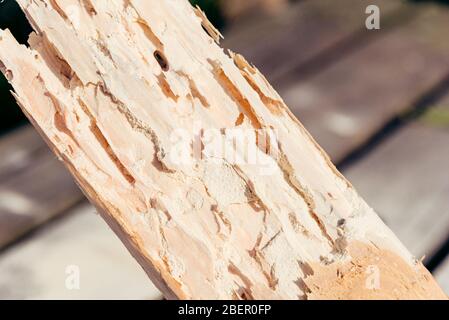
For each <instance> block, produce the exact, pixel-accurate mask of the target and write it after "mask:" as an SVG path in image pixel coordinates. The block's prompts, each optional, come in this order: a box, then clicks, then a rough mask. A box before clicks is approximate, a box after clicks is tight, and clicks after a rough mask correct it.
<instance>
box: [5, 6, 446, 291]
mask: <svg viewBox="0 0 449 320" xmlns="http://www.w3.org/2000/svg"><path fill="white" fill-rule="evenodd" d="M18 2H19V4H20V5H21V7H22V8H23V10H24V11H25V12H26V14H27V17H28V18H29V19H30V20H31V21H32V25H33V26H36V27H35V29H36V34H33V35H32V36H31V37H30V48H27V47H25V46H21V45H19V44H18V43H17V41H16V40H15V39H14V37H13V36H12V35H11V33H10V32H9V31H1V33H0V66H1V70H2V72H3V73H4V74H5V75H6V76H7V78H8V79H9V81H10V82H11V84H12V86H13V88H14V90H15V96H16V99H17V101H18V103H19V105H20V106H21V108H22V109H23V110H24V112H25V114H26V115H27V116H28V117H29V118H30V120H31V122H32V123H33V125H34V126H35V127H36V128H37V129H38V130H39V132H40V133H41V134H42V136H43V137H44V138H45V140H46V141H47V143H48V144H49V146H50V147H51V148H52V150H53V151H54V152H55V153H56V154H57V155H58V157H59V158H60V159H61V160H62V161H63V162H64V163H65V165H66V166H67V168H68V169H69V170H70V172H71V173H72V175H73V176H74V178H75V179H76V181H77V182H78V184H79V185H80V187H81V189H82V190H83V191H84V192H85V194H86V195H87V196H88V198H89V199H90V201H91V202H92V203H93V204H94V205H96V207H97V208H98V209H99V211H100V212H101V213H102V216H103V218H104V219H105V220H106V221H107V222H108V224H109V225H110V226H111V227H112V228H113V230H114V231H115V232H116V233H117V235H118V236H119V237H120V238H121V239H122V241H123V242H124V243H125V245H126V246H127V247H128V249H129V250H130V252H131V253H132V255H133V256H134V257H135V258H136V259H137V260H138V261H139V263H140V264H141V266H142V267H143V268H144V269H145V271H146V272H147V273H148V275H149V277H150V278H151V279H152V280H153V282H154V283H155V284H156V285H157V286H158V288H159V289H160V290H161V291H162V292H163V293H164V295H165V296H166V297H168V298H181V299H206V298H207V299H322V298H332V299H334V298H335V299H340V298H354V299H363V298H379V299H384V298H392V299H418V298H422V299H426V298H432V299H438V298H441V299H445V298H446V296H445V295H444V293H443V292H442V291H441V289H440V288H439V287H438V285H437V284H436V283H435V281H434V280H433V278H432V276H431V275H430V274H429V273H428V271H427V270H425V269H424V267H423V266H422V264H421V263H420V262H417V261H416V260H415V259H414V258H413V257H412V256H411V254H410V253H409V252H408V251H407V250H406V249H405V248H404V246H403V245H402V244H401V242H400V241H399V240H398V239H397V238H396V237H395V236H394V234H393V233H392V232H391V231H390V230H389V229H388V228H387V227H386V226H385V225H384V223H383V222H382V221H381V220H380V219H379V218H378V216H377V215H376V214H375V213H374V211H373V210H372V209H371V208H370V207H369V206H368V205H367V204H366V203H365V202H364V201H363V199H361V198H360V196H359V195H358V194H357V193H356V191H355V190H354V188H353V187H352V186H351V185H350V183H349V182H348V181H347V180H346V179H345V178H344V177H343V176H342V175H341V173H339V172H338V170H337V169H336V168H335V166H334V165H333V164H332V163H331V162H330V160H329V157H328V156H327V155H326V154H325V152H324V151H323V150H322V149H321V148H320V147H319V146H318V144H317V143H316V142H315V141H314V140H313V138H312V137H311V136H310V134H309V133H308V132H307V131H306V130H305V129H304V127H303V126H302V124H301V123H300V122H299V121H298V120H297V119H296V117H295V116H294V115H293V114H292V113H291V112H290V110H289V109H288V107H287V106H286V105H285V103H284V102H283V100H282V99H281V97H280V96H279V95H278V94H277V92H276V91H275V90H274V89H273V88H272V87H271V85H270V84H269V82H268V81H267V80H266V79H265V77H264V76H263V75H262V74H261V73H260V72H259V71H258V70H257V69H256V68H255V67H254V66H252V65H250V64H249V63H248V62H247V61H246V60H245V59H244V58H243V57H242V56H240V55H237V54H232V53H231V54H230V55H229V56H228V55H226V54H225V53H224V52H223V49H222V48H220V47H219V46H218V45H217V43H216V42H218V40H219V38H220V34H219V32H218V31H217V30H216V29H215V28H214V27H213V26H212V25H211V24H210V22H208V20H207V19H206V18H205V16H204V14H203V13H202V12H201V11H200V10H199V9H194V8H192V6H191V5H190V4H189V3H188V2H187V1H186V0H171V1H160V0H151V1H148V0H145V1H144V0H127V1H125V0H123V1H100V0H89V1H78V0H53V1H39V2H36V1H27V0H19V1H18Z"/></svg>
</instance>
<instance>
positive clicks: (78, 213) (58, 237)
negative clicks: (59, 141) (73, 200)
mask: <svg viewBox="0 0 449 320" xmlns="http://www.w3.org/2000/svg"><path fill="white" fill-rule="evenodd" d="M94 211H95V209H94V208H93V207H92V206H91V205H89V204H87V203H85V204H83V205H80V206H78V207H76V208H74V209H73V210H71V211H70V212H69V213H68V215H67V216H66V217H63V218H62V219H60V220H57V221H55V223H50V224H47V225H46V226H45V227H43V228H42V229H40V230H39V231H38V232H37V233H36V234H34V235H33V236H32V237H31V238H29V239H27V240H26V241H24V242H22V243H20V244H18V245H16V246H14V247H13V248H10V249H9V250H8V251H7V252H5V253H3V255H1V256H0V299H159V298H160V297H161V295H160V294H159V292H158V291H157V290H156V289H155V287H154V286H153V285H152V284H151V282H149V281H148V279H147V277H146V275H145V273H144V271H143V270H142V269H141V268H140V267H139V265H138V264H137V262H136V261H134V259H133V258H132V257H131V256H130V255H129V253H128V252H127V250H126V249H125V248H124V247H123V245H122V244H121V242H120V241H119V240H118V238H117V237H116V236H115V235H114V234H113V232H112V231H111V230H110V229H109V228H108V227H107V225H106V223H105V222H104V221H102V219H101V218H100V217H99V216H98V215H96V214H94ZM69 266H77V267H78V268H79V275H80V278H79V279H80V282H79V284H80V290H76V289H72V290H69V289H67V287H66V279H67V278H68V277H69V276H71V275H74V273H73V272H74V271H73V270H74V269H70V267H69ZM68 267H69V268H68ZM66 272H68V273H66ZM72 279H73V278H72ZM69 280H70V279H69ZM70 283H72V284H73V283H74V282H70V281H69V285H70ZM69 288H70V286H69ZM72 288H73V287H72Z"/></svg>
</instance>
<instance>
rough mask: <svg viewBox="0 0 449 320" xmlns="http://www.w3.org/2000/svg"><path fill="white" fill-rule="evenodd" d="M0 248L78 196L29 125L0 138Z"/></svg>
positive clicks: (72, 184)
mask: <svg viewBox="0 0 449 320" xmlns="http://www.w3.org/2000/svg"><path fill="white" fill-rule="evenodd" d="M0 150H1V152H2V156H1V158H0V248H1V247H3V246H5V245H6V244H8V243H10V242H11V241H13V240H14V239H16V238H17V237H19V236H21V235H23V234H24V233H26V232H27V231H29V230H31V229H32V228H34V227H35V226H38V225H40V224H41V223H43V222H45V221H47V220H48V219H50V218H52V217H54V216H55V215H58V214H59V213H61V212H63V211H64V210H66V209H67V208H69V207H71V206H73V205H74V204H75V203H77V202H79V201H80V200H81V199H82V197H83V196H82V194H81V192H80V191H79V189H78V187H77V186H76V185H75V183H74V182H73V179H72V177H71V176H70V175H69V173H68V172H67V171H66V170H65V168H64V167H63V166H62V165H61V163H60V162H59V161H58V160H57V159H56V158H55V156H54V155H53V154H52V153H51V152H50V149H49V148H48V147H47V146H46V145H45V143H44V142H43V140H42V138H41V137H39V136H38V134H37V133H36V132H35V130H34V129H33V128H31V127H25V128H21V129H19V130H17V131H16V132H14V133H12V134H9V135H8V136H6V137H2V138H1V139H0Z"/></svg>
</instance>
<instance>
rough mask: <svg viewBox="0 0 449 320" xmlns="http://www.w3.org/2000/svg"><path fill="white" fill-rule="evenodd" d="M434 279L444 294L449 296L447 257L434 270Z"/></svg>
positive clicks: (448, 265)
mask: <svg viewBox="0 0 449 320" xmlns="http://www.w3.org/2000/svg"><path fill="white" fill-rule="evenodd" d="M435 278H436V279H437V281H438V283H439V284H440V286H441V288H442V289H443V290H444V291H445V292H446V294H449V256H448V257H447V258H446V260H445V261H444V262H443V264H442V265H441V266H440V267H439V268H438V269H437V270H436V272H435Z"/></svg>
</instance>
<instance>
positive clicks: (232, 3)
mask: <svg viewBox="0 0 449 320" xmlns="http://www.w3.org/2000/svg"><path fill="white" fill-rule="evenodd" d="M219 1H220V6H221V8H222V10H223V12H224V15H225V16H226V18H227V19H236V18H239V17H241V16H242V15H243V16H245V15H248V14H251V13H252V12H254V11H259V10H260V9H261V10H262V11H263V12H265V13H271V14H275V13H277V12H279V10H282V9H284V8H285V7H286V6H287V3H288V1H289V0H245V1H242V0H219Z"/></svg>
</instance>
